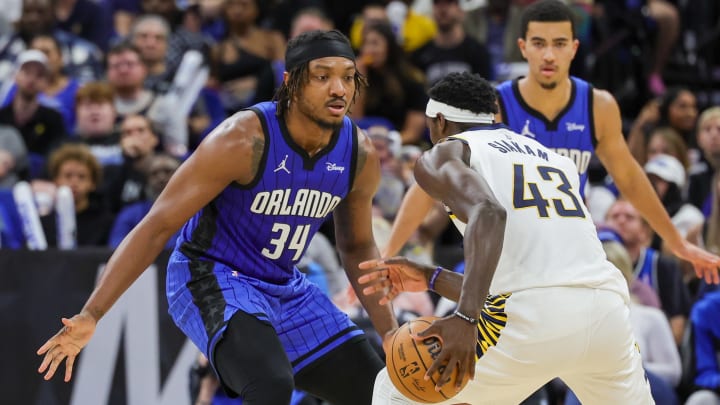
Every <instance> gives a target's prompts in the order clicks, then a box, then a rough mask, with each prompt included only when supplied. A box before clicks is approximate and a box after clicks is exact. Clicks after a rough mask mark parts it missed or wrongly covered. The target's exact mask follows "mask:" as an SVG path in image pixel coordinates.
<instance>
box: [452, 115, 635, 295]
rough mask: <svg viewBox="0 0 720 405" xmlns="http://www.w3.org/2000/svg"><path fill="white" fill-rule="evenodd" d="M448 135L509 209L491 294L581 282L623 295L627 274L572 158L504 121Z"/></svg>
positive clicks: (625, 288) (626, 289)
mask: <svg viewBox="0 0 720 405" xmlns="http://www.w3.org/2000/svg"><path fill="white" fill-rule="evenodd" d="M451 138H456V139H461V140H463V141H464V142H466V143H467V144H468V145H469V147H470V151H471V155H470V167H471V168H472V169H473V170H475V171H476V172H478V173H479V174H480V175H481V176H482V177H483V178H484V179H485V181H486V182H487V183H488V185H489V186H490V188H491V190H492V192H493V194H495V197H496V198H497V200H498V201H499V203H500V204H501V205H502V206H503V207H504V208H505V210H506V212H507V223H506V227H505V239H504V243H503V250H502V253H501V255H500V261H499V262H498V266H497V269H496V270H495V276H494V277H493V280H492V284H491V286H490V294H492V295H495V294H503V293H510V292H516V291H520V290H525V289H528V288H540V287H558V286H583V287H591V288H602V289H609V290H613V291H616V292H618V293H620V294H621V295H623V296H624V297H625V299H626V300H627V296H628V288H627V284H626V282H625V279H624V278H623V277H622V274H621V273H620V271H619V270H618V269H617V268H615V266H614V265H612V264H611V263H610V262H608V261H607V259H606V256H605V251H604V250H603V248H602V244H601V242H600V240H599V239H598V237H597V231H596V229H595V225H594V223H593V221H592V219H591V218H590V214H589V211H588V209H587V208H586V207H585V204H584V203H583V201H582V199H581V198H580V194H579V192H578V187H579V184H580V180H579V177H578V173H577V166H575V163H574V162H573V161H572V160H570V159H569V158H567V157H564V156H561V155H558V154H556V153H555V152H553V151H551V150H550V149H548V148H546V147H544V146H543V145H542V144H540V143H538V142H536V141H535V140H533V139H531V138H527V137H523V136H520V135H518V134H516V133H515V132H513V131H512V130H510V129H509V128H507V127H505V126H504V125H501V124H496V125H492V126H489V127H486V128H485V127H483V129H477V130H471V131H467V132H463V133H461V134H458V135H455V136H452V137H451ZM451 142H453V141H451ZM451 218H452V219H453V222H454V223H455V225H456V226H457V228H458V230H459V231H460V232H461V233H463V234H464V231H465V224H464V223H462V222H460V221H459V220H458V219H457V218H456V217H455V216H454V215H452V213H451Z"/></svg>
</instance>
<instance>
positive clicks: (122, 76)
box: [107, 42, 163, 120]
mask: <svg viewBox="0 0 720 405" xmlns="http://www.w3.org/2000/svg"><path fill="white" fill-rule="evenodd" d="M107 67H108V71H107V78H108V82H109V83H110V86H112V88H113V91H114V93H115V102H114V104H115V111H116V112H117V115H118V120H122V119H123V118H125V117H126V116H128V115H134V114H140V115H150V114H151V112H152V110H153V108H156V105H157V104H155V103H156V101H157V100H158V98H157V97H156V94H155V92H153V91H152V90H148V89H146V88H144V87H143V85H144V83H145V78H146V77H147V74H148V71H147V67H146V66H145V64H144V63H143V61H142V56H141V54H140V51H139V50H138V49H137V48H136V47H135V46H134V45H132V44H130V43H129V42H122V43H120V44H117V45H115V46H113V47H112V48H110V51H109V52H108V57H107ZM157 118H158V119H162V118H163V117H157Z"/></svg>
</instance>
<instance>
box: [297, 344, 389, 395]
mask: <svg viewBox="0 0 720 405" xmlns="http://www.w3.org/2000/svg"><path fill="white" fill-rule="evenodd" d="M382 367H383V361H382V360H381V359H380V357H379V356H378V355H377V353H376V352H375V350H374V349H373V348H372V347H371V346H370V343H369V342H368V340H367V338H366V337H365V336H360V337H357V338H354V339H351V340H350V341H348V342H345V343H343V344H342V345H340V346H339V347H337V348H336V349H334V350H332V351H331V352H329V353H328V354H326V355H325V356H323V357H322V358H321V359H319V360H318V361H316V362H315V363H314V364H313V365H311V366H308V367H306V368H304V369H303V370H301V371H300V372H298V373H297V374H296V375H295V385H296V386H297V388H298V389H301V390H303V391H306V392H308V393H310V394H312V395H314V396H317V397H319V398H322V399H324V400H326V401H328V402H330V403H332V404H343V405H368V404H370V401H371V397H372V391H373V384H374V381H375V377H376V376H377V373H378V371H380V369H382Z"/></svg>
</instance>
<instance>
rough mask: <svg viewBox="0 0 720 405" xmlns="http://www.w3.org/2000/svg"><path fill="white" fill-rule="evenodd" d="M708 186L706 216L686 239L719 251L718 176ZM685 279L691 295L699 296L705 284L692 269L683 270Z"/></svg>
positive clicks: (719, 209) (719, 188)
mask: <svg viewBox="0 0 720 405" xmlns="http://www.w3.org/2000/svg"><path fill="white" fill-rule="evenodd" d="M711 181H712V182H711V183H710V186H709V188H710V189H711V190H710V191H709V196H708V197H709V202H708V206H709V207H708V213H709V214H708V218H707V221H705V222H704V223H702V224H699V225H698V226H696V227H695V229H692V230H691V231H690V232H688V236H687V239H688V240H689V241H690V242H692V243H694V244H696V245H698V246H701V247H704V248H705V250H707V251H708V252H712V253H715V252H720V176H717V175H716V176H714V177H713V178H712V179H711ZM685 276H686V277H685V280H686V283H687V284H688V288H689V289H690V292H691V294H692V297H699V296H700V295H702V293H703V292H704V290H705V289H706V287H707V286H706V285H705V284H704V283H702V282H701V281H700V280H696V277H695V276H694V274H693V271H692V269H688V270H687V271H686V272H685Z"/></svg>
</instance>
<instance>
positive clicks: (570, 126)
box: [565, 122, 585, 132]
mask: <svg viewBox="0 0 720 405" xmlns="http://www.w3.org/2000/svg"><path fill="white" fill-rule="evenodd" d="M565 128H566V129H567V131H568V132H572V131H580V132H582V131H584V130H585V125H583V124H577V123H574V122H566V123H565Z"/></svg>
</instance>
